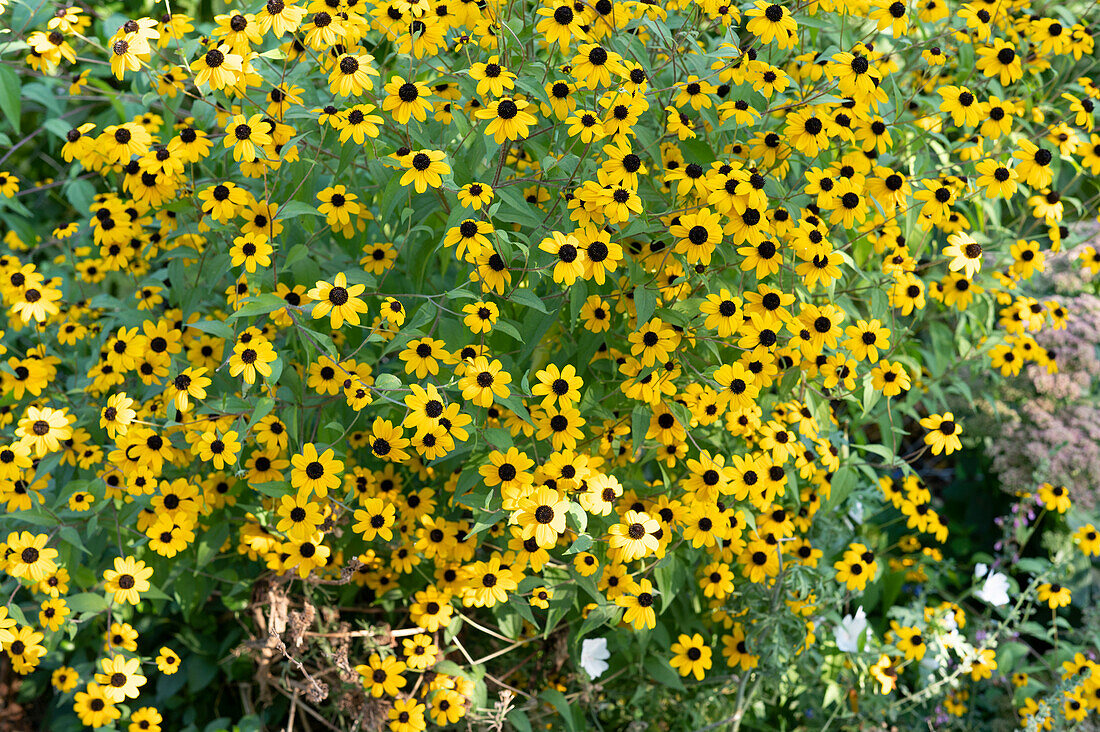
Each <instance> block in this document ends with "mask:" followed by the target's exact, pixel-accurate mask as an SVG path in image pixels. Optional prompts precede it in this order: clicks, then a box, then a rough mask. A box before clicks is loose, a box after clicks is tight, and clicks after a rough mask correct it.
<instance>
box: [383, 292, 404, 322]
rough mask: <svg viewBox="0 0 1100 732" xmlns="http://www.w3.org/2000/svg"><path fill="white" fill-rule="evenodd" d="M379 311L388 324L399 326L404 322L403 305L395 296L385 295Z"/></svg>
mask: <svg viewBox="0 0 1100 732" xmlns="http://www.w3.org/2000/svg"><path fill="white" fill-rule="evenodd" d="M379 312H380V313H381V315H382V317H383V318H385V319H386V322H387V323H389V324H390V325H393V326H395V327H401V326H402V325H404V323H405V306H404V305H402V304H401V303H400V302H399V301H398V300H397V298H393V297H387V298H386V299H385V300H383V301H382V307H381V308H380V309H379Z"/></svg>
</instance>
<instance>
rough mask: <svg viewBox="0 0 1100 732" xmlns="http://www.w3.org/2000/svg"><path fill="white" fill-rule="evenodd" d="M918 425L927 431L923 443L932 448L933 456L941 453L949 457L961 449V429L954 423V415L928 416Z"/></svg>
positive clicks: (945, 413)
mask: <svg viewBox="0 0 1100 732" xmlns="http://www.w3.org/2000/svg"><path fill="white" fill-rule="evenodd" d="M920 425H921V427H924V428H925V429H926V430H928V433H927V434H926V435H925V436H924V443H925V444H926V445H928V446H929V447H931V448H932V454H933V455H939V454H940V453H941V452H942V453H944V454H945V455H950V454H951V453H953V452H955V451H956V450H961V449H962V442H960V440H959V435H960V434H962V427H960V426H959V424H958V423H957V422H955V415H954V414H952V413H951V412H944V413H943V414H930V415H928V416H927V417H925V418H924V419H922V420H921V421H920Z"/></svg>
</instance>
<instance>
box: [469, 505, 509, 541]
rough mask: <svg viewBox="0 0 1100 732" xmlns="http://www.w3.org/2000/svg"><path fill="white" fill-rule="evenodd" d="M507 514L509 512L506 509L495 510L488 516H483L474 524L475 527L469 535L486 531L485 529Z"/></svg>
mask: <svg viewBox="0 0 1100 732" xmlns="http://www.w3.org/2000/svg"><path fill="white" fill-rule="evenodd" d="M507 515H508V514H507V513H506V512H505V511H493V512H492V513H491V514H489V515H488V516H482V517H481V518H479V519H478V520H477V523H476V524H474V528H472V529H470V533H469V534H468V536H474V535H475V534H480V533H481V532H482V531H485V529H487V528H489V527H490V526H492V525H494V524H495V523H497V522H498V521H500V520H501V519H502V518H504V517H505V516H507Z"/></svg>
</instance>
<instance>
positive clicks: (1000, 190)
mask: <svg viewBox="0 0 1100 732" xmlns="http://www.w3.org/2000/svg"><path fill="white" fill-rule="evenodd" d="M975 167H976V169H977V171H978V187H979V188H982V189H984V190H985V197H986V198H1011V197H1012V195H1013V194H1014V193H1016V180H1017V179H1018V178H1019V177H1020V175H1019V173H1017V172H1016V170H1015V169H1013V168H1009V167H1007V166H1005V165H1003V164H1002V163H999V162H997V161H996V160H982V161H981V162H979V163H978V164H977V166H975Z"/></svg>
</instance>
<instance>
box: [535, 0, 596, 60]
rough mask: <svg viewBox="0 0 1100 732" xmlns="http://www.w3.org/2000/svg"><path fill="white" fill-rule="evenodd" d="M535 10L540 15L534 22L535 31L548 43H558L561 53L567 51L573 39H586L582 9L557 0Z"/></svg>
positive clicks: (562, 0)
mask: <svg viewBox="0 0 1100 732" xmlns="http://www.w3.org/2000/svg"><path fill="white" fill-rule="evenodd" d="M535 12H536V13H537V14H538V15H539V16H540V20H539V21H538V23H536V24H535V32H536V33H539V34H541V35H542V36H543V38H545V39H546V42H547V43H548V44H554V43H556V44H558V46H559V47H560V48H561V50H562V52H563V53H568V52H569V45H570V43H571V42H572V41H573V40H577V41H587V40H588V33H587V32H586V31H585V29H584V26H585V25H586V23H585V16H584V14H583V13H584V11H583V10H578V9H577V8H576V7H575V6H574V5H573V4H572V3H570V2H566V1H565V0H557V2H554V3H552V4H550V5H549V7H540V8H539V9H538V10H536V11H535Z"/></svg>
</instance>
